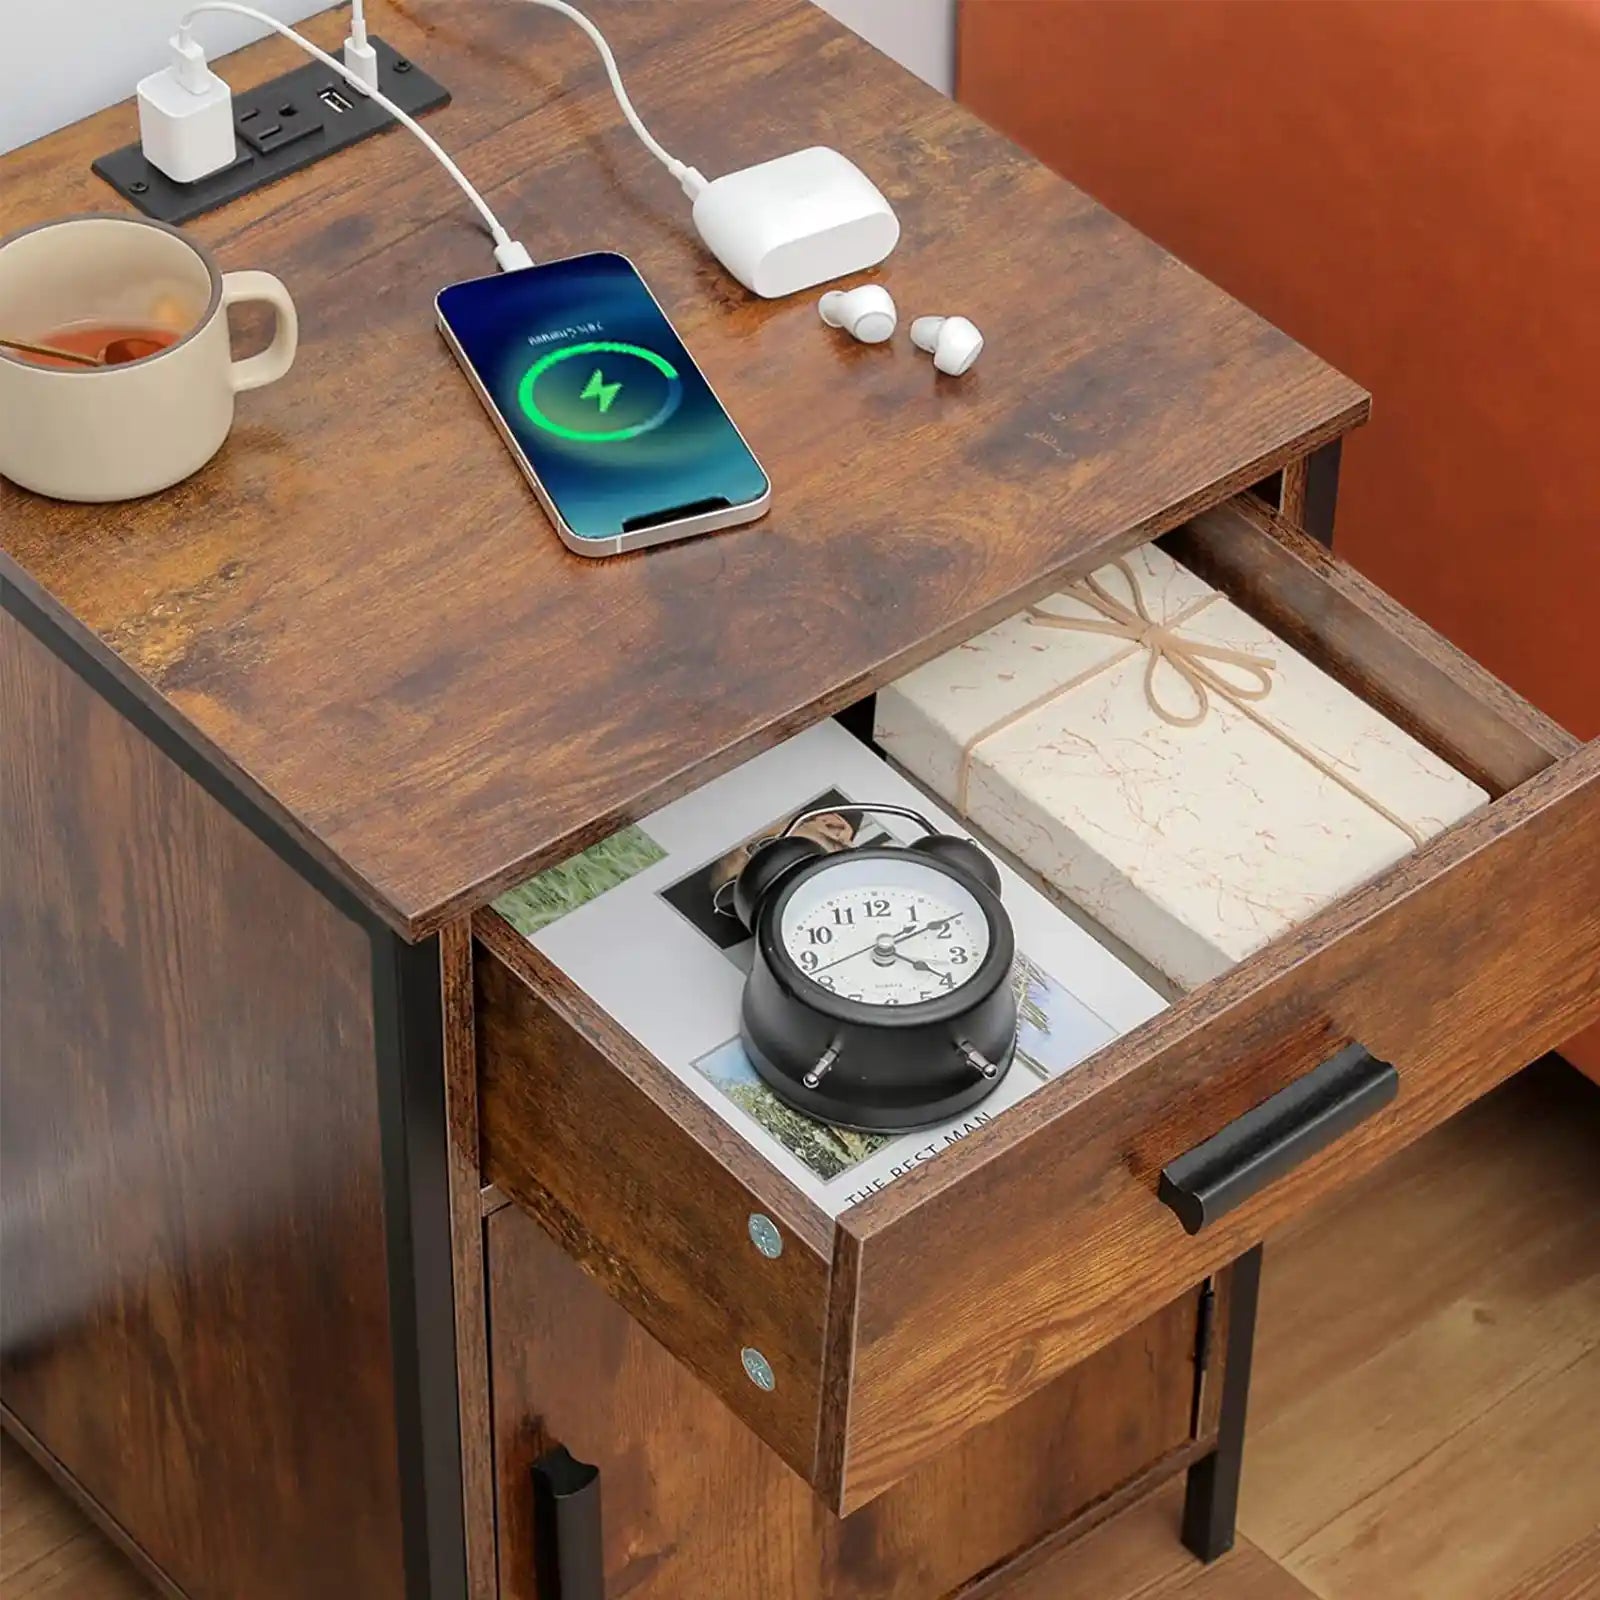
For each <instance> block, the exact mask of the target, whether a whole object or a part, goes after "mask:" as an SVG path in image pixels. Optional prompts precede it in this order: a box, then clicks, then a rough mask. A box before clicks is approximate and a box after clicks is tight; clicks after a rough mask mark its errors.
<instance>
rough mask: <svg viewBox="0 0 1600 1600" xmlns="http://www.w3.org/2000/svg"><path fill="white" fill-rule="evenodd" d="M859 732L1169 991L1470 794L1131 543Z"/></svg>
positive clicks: (1291, 920) (1382, 860) (1299, 912)
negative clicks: (1125, 552)
mask: <svg viewBox="0 0 1600 1600" xmlns="http://www.w3.org/2000/svg"><path fill="white" fill-rule="evenodd" d="M877 738H878V741H879V743H880V744H881V745H882V746H883V748H884V749H885V750H886V751H888V752H889V754H890V755H891V756H893V757H894V758H895V759H896V760H897V761H898V762H899V763H900V764H901V765H902V766H903V767H905V768H906V770H907V771H909V772H910V773H912V775H913V776H915V777H917V778H920V779H921V780H922V781H923V782H924V783H926V784H928V785H929V786H930V787H931V788H932V789H933V790H934V791H935V792H936V793H938V794H939V795H941V796H943V797H944V798H945V799H946V800H949V801H950V802H951V803H952V804H954V805H955V806H956V807H957V809H958V810H960V811H961V812H962V813H963V814H964V815H966V816H968V817H970V818H971V819H972V821H973V822H974V823H975V824H976V825H977V826H979V827H980V828H983V829H985V830H987V831H988V832H989V833H990V834H991V835H992V836H993V837H994V838H995V839H996V840H997V841H998V842H999V843H1001V844H1002V845H1005V846H1007V847H1008V848H1009V849H1011V850H1012V851H1014V852H1015V853H1016V854H1017V855H1018V856H1019V857H1021V859H1022V860H1023V861H1025V862H1026V863H1027V864H1028V865H1029V866H1031V867H1032V868H1033V869H1034V870H1035V871H1037V872H1038V873H1039V874H1040V875H1041V876H1043V877H1044V878H1045V879H1046V880H1048V881H1049V882H1050V883H1052V884H1054V885H1055V886H1056V887H1057V888H1058V889H1060V890H1061V891H1062V892H1063V893H1064V894H1065V895H1066V896H1067V897H1068V898H1069V899H1070V900H1072V901H1074V902H1076V903H1077V904H1078V905H1080V906H1082V907H1083V909H1084V910H1085V911H1087V912H1088V913H1089V914H1090V915H1091V916H1093V917H1095V918H1096V919H1098V920H1099V921H1100V923H1101V924H1102V925H1103V926H1105V927H1106V928H1108V929H1109V930H1110V931H1111V932H1112V933H1114V934H1116V935H1117V936H1118V937H1119V938H1121V939H1123V940H1125V941H1126V942H1127V943H1128V944H1129V945H1131V946H1132V947H1133V948H1134V949H1135V950H1137V951H1138V952H1139V953H1140V954H1141V955H1143V956H1144V957H1145V958H1146V959H1147V960H1149V961H1150V962H1152V963H1153V964H1154V965H1155V966H1156V967H1157V968H1159V969H1160V970H1161V971H1162V972H1164V973H1165V974H1166V975H1167V976H1168V977H1169V978H1171V979H1172V980H1173V981H1174V982H1175V983H1178V984H1180V985H1182V986H1183V987H1185V988H1189V987H1193V986H1194V985H1196V984H1199V983H1202V982H1204V981H1205V980H1206V979H1207V978H1211V977H1214V976H1215V975H1216V974H1217V973H1219V972H1222V971H1225V970H1226V969H1227V968H1228V967H1230V966H1232V965H1233V964H1234V963H1235V962H1236V961H1238V960H1240V959H1241V958H1242V957H1244V956H1246V955H1249V954H1250V953H1251V951H1253V950H1256V949H1258V948H1259V947H1260V946H1262V945H1264V944H1266V943H1268V942H1269V941H1271V940H1272V939H1274V938H1276V937H1277V936H1278V935H1279V934H1281V933H1283V932H1284V931H1285V930H1286V929H1288V928H1291V927H1293V926H1294V925H1295V924H1296V923H1297V922H1300V921H1303V920H1304V919H1305V918H1306V917H1307V916H1309V915H1310V914H1311V913H1312V912H1313V911H1315V910H1317V908H1318V907H1320V906H1322V905H1325V904H1326V903H1327V902H1328V901H1329V900H1332V899H1333V898H1335V897H1336V896H1338V895H1340V894H1342V893H1343V892H1344V891H1345V890H1347V889H1349V888H1351V887H1353V886H1354V885H1356V884H1358V883H1361V882H1362V881H1364V880H1365V879H1367V878H1370V877H1371V876H1372V875H1373V874H1374V873H1375V872H1377V871H1378V870H1379V869H1380V868H1382V867H1385V866H1387V865H1388V864H1389V863H1390V862H1392V861H1394V860H1396V859H1397V858H1399V857H1400V856H1403V855H1405V854H1406V852H1407V851H1409V850H1412V849H1414V848H1415V847H1416V846H1417V845H1419V844H1421V843H1422V842H1423V840H1425V839H1427V838H1428V837H1429V836H1430V835H1432V834H1435V833H1438V832H1439V831H1440V830H1441V829H1443V828H1444V827H1446V826H1448V825H1449V824H1450V823H1452V822H1454V821H1456V820H1457V819H1458V818H1460V817H1462V816H1465V815H1466V814H1467V813H1468V812H1469V811H1472V810H1473V809H1475V808H1476V807H1477V806H1479V805H1482V804H1483V803H1484V802H1485V801H1486V800H1487V798H1488V796H1487V795H1486V794H1485V793H1484V792H1483V791H1482V790H1481V789H1479V788H1478V787H1477V786H1476V785H1475V784H1472V783H1470V782H1468V780H1467V779H1465V778H1464V777H1462V776H1461V775H1460V774H1459V773H1457V772H1456V771H1455V770H1454V769H1453V768H1451V767H1450V766H1448V765H1447V764H1446V763H1445V762H1443V761H1441V760H1440V759H1439V758H1438V757H1437V756H1435V755H1434V754H1433V753H1432V752H1431V751H1429V750H1426V749H1424V748H1423V746H1421V745H1420V744H1418V743H1417V741H1416V740H1415V739H1413V738H1411V737H1410V735H1409V734H1406V733H1405V732H1403V731H1402V730H1401V729H1399V728H1397V727H1395V726H1394V724H1393V723H1391V722H1389V721H1388V720H1387V719H1386V718H1384V717H1383V716H1381V715H1380V714H1379V713H1378V712H1376V711H1374V710H1373V709H1372V707H1370V706H1369V705H1367V704H1366V703H1365V702H1364V701H1362V700H1360V699H1358V698H1357V697H1356V696H1355V695H1353V694H1351V693H1350V692H1349V691H1348V690H1346V689H1344V688H1342V687H1341V686H1340V685H1339V684H1337V683H1335V682H1334V681H1333V679H1331V678H1329V677H1328V676H1327V675H1326V674H1325V673H1323V672H1322V671H1320V670H1319V669H1318V668H1317V667H1315V666H1313V665H1312V664H1311V663H1310V662H1309V661H1307V660H1306V659H1305V658H1304V657H1303V656H1301V655H1298V654H1297V653H1296V652H1295V651H1293V650H1291V649H1290V648H1289V647H1288V646H1287V645H1285V644H1284V643H1283V642H1282V640H1280V639H1277V638H1275V637H1274V636H1273V635H1272V634H1271V633H1269V632H1268V631H1267V630H1266V629H1265V628H1263V627H1262V626H1261V625H1260V624H1259V623H1257V622H1255V621H1254V620H1253V619H1252V618H1250V617H1248V616H1246V615H1245V613H1244V612H1242V611H1240V610H1239V609H1238V608H1237V607H1236V606H1234V605H1233V604H1231V603H1230V602H1229V601H1228V600H1227V599H1226V597H1224V596H1223V595H1221V594H1219V593H1218V592H1217V591H1216V590H1215V589H1212V588H1210V587H1208V586H1207V585H1206V584H1204V583H1202V582H1201V581H1200V580H1199V579H1198V578H1196V577H1195V576H1194V574H1193V573H1191V572H1189V571H1187V570H1186V569H1185V568H1183V567H1181V566H1179V565H1178V564H1177V563H1176V562H1175V561H1173V560H1172V559H1171V558H1170V557H1169V556H1167V555H1166V554H1165V553H1164V552H1163V551H1161V550H1158V549H1156V548H1154V547H1152V546H1146V547H1144V548H1142V549H1140V550H1138V551H1136V552H1134V553H1133V554H1132V555H1130V556H1128V557H1126V558H1125V559H1124V560H1122V561H1119V562H1114V563H1113V564H1112V565H1110V566H1107V567H1103V568H1101V569H1100V570H1099V571H1098V572H1096V573H1094V574H1093V575H1092V576H1091V577H1090V578H1089V579H1088V580H1086V581H1085V582H1082V583H1078V584H1074V585H1072V586H1070V587H1069V588H1067V589H1066V590H1063V591H1062V592H1061V593H1058V594H1054V595H1051V596H1050V597H1048V598H1047V599H1045V600H1044V601H1041V602H1040V604H1039V605H1037V606H1031V607H1029V608H1028V610H1027V611H1025V612H1023V613H1021V614H1020V615H1018V616H1015V617H1012V618H1010V619H1009V620H1008V621H1006V622H1003V623H1001V624H1000V625H999V626H998V627H995V628H991V629H990V630H989V631H988V632H987V633H985V634H982V635H980V636H979V637H978V638H976V639H973V640H971V641H969V642H968V643H966V644H964V645H961V646H959V647H958V648H957V649H954V650H951V651H948V652H947V653H946V654H944V655H942V656H940V657H939V658H938V659H937V660H934V661H930V662H929V663H928V664H927V665H926V666H923V667H919V668H918V669H917V670H916V671H915V672H913V673H911V674H910V675H909V676H907V677H905V678H902V679H901V680H900V681H899V682H898V683H896V684H893V685H892V686H890V687H889V688H887V689H884V690H882V691H880V693H879V695H878V704H877Z"/></svg>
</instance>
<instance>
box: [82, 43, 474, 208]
mask: <svg viewBox="0 0 1600 1600" xmlns="http://www.w3.org/2000/svg"><path fill="white" fill-rule="evenodd" d="M368 40H369V42H370V43H371V44H372V46H373V47H374V49H376V50H377V52H378V88H379V89H380V90H381V91H382V92H383V93H384V94H386V95H387V96H388V97H389V98H390V99H391V100H392V101H394V103H395V104H396V105H397V106H399V107H400V109H401V110H402V111H405V112H408V113H409V114H410V115H411V116H413V117H417V116H421V115H422V113H423V112H424V111H433V110H436V109H437V108H438V107H440V106H443V105H448V104H449V103H450V91H449V90H448V89H446V88H445V86H444V85H443V84H442V83H440V82H438V81H437V80H436V79H434V78H430V77H429V76H428V74H427V73H426V72H424V71H423V70H422V69H421V68H420V67H418V66H416V65H414V64H413V63H412V62H410V61H408V60H407V59H406V58H405V57H404V56H401V55H397V54H396V53H395V52H394V51H393V50H392V49H390V47H389V46H388V45H386V44H385V43H384V42H383V40H382V39H380V38H378V36H377V35H376V34H369V35H368ZM395 125H396V124H395V120H394V118H393V117H391V116H390V115H389V113H388V112H387V111H384V110H382V109H381V108H380V107H379V106H378V105H377V104H375V103H374V102H373V101H372V100H369V99H368V98H367V97H366V96H365V95H362V94H358V93H357V92H356V90H355V89H354V88H353V87H352V86H351V85H350V84H348V83H346V82H345V80H344V79H343V78H341V77H340V76H339V75H338V73H336V72H332V71H330V70H329V69H328V68H327V67H325V66H323V64H322V63H321V62H320V61H311V62H308V63H307V64H306V65H305V66H303V67H296V68H295V70H294V71H293V72H286V73H284V74H283V76H282V77H281V78H273V79H272V80H271V81H270V82H268V83H264V84H262V85H261V86H260V87H259V88H256V89H247V90H245V91H244V92H243V93H240V94H236V95H235V96H234V97H233V126H234V133H235V136H236V138H235V146H236V148H237V150H238V156H237V158H236V159H235V160H234V162H233V164H232V165H231V166H227V167H223V168H222V169H221V170H220V171H218V172H213V173H212V174H211V175H210V176H209V177H205V178H201V179H199V180H198V181H197V182H195V183H174V182H173V181H172V179H171V178H169V177H168V176H167V175H166V174H165V173H164V172H162V171H160V170H159V169H158V168H156V167H153V166H151V165H150V163H149V162H148V161H146V160H145V158H144V152H143V151H142V150H141V149H140V148H139V146H138V145H137V144H130V145H126V146H124V147H123V148H122V149H121V150H113V151H112V152H111V154H110V155H105V156H101V157H100V158H99V160H97V161H95V162H93V163H92V165H93V168H94V171H95V172H97V173H98V174H99V175H100V176H101V177H102V178H104V179H105V180H106V182H107V183H109V184H110V185H111V187H112V188H113V189H115V190H116V191H117V193H118V194H120V195H122V196H123V197H124V198H126V199H128V200H131V201H132V202H133V203H134V205H136V206H137V207H138V208H139V209H140V210H141V211H142V212H144V214H145V215H146V216H149V217H154V218H155V219H156V220H157V221H158V222H188V221H189V220H190V218H192V217H198V216H201V215H203V214H204V213H205V212H207V211H212V210H215V209H216V207H218V206H221V205H226V204H227V203H228V201H230V200H237V199H238V198H239V197H240V196H241V195H246V194H249V193H250V192H251V190H253V189H259V188H260V187H261V186H262V185H263V184H267V183H271V182H272V181H273V180H274V179H275V178H282V177H287V176H288V174H289V173H291V172H298V171H299V170H300V169H301V168H302V167H309V166H310V165H311V163H312V162H313V161H320V160H321V159H322V158H323V157H324V156H331V155H332V154H333V153H334V151H336V150H343V149H344V148H345V147H346V146H347V145H352V144H356V143H357V142H358V141H360V140H362V139H365V138H367V137H368V136H369V135H370V134H374V133H381V132H382V131H383V130H384V129H385V128H392V127H394V126H395Z"/></svg>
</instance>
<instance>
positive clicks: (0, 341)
mask: <svg viewBox="0 0 1600 1600" xmlns="http://www.w3.org/2000/svg"><path fill="white" fill-rule="evenodd" d="M0 345H4V346H5V347H6V349H7V350H21V351H24V352H25V353H26V354H28V355H30V356H59V357H60V358H61V359H62V360H63V361H76V362H77V363H78V365H79V366H83V367H98V366H101V365H102V364H103V362H104V357H103V356H86V355H84V354H83V352H82V351H81V350H58V349H57V348H56V347H55V346H54V345H53V344H30V343H29V342H28V341H27V340H26V339H9V338H7V337H6V336H5V335H4V334H0Z"/></svg>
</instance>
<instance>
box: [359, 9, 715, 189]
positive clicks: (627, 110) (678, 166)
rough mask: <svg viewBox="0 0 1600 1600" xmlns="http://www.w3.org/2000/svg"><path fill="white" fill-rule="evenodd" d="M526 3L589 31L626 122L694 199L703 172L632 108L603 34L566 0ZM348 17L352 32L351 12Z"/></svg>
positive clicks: (703, 185)
mask: <svg viewBox="0 0 1600 1600" xmlns="http://www.w3.org/2000/svg"><path fill="white" fill-rule="evenodd" d="M352 3H353V4H354V5H356V6H358V7H359V5H360V4H361V0H352ZM526 3H527V4H528V5H535V6H543V7H544V8H545V10H547V11H559V12H560V13H561V15H562V16H564V17H566V18H567V19H568V21H570V22H575V23H577V25H578V26H579V27H580V28H582V29H583V31H584V32H585V33H586V34H588V35H589V38H590V39H591V40H592V41H593V43H594V47H595V49H596V50H598V51H599V52H600V60H601V61H602V63H604V65H605V69H606V76H607V77H608V78H609V79H610V80H611V92H612V94H614V95H615V96H616V97H617V104H618V105H619V106H620V107H621V108H622V114H623V116H625V117H626V118H627V119H628V126H629V127H630V128H632V129H633V131H634V133H636V134H637V135H638V137H639V142H640V144H642V145H643V146H644V147H645V149H646V150H648V151H649V152H650V154H651V155H653V156H654V157H655V158H656V160H657V161H659V162H660V163H661V165H662V166H664V167H665V168H666V169H667V171H668V172H670V173H671V174H672V176H673V177H674V178H676V179H677V180H678V183H679V185H680V186H681V187H682V189H683V192H684V193H685V194H686V195H688V197H689V198H690V199H691V200H693V199H694V198H695V197H696V196H697V195H698V194H699V193H700V191H701V190H702V189H704V188H705V186H706V179H705V175H704V174H703V173H702V172H701V171H700V169H699V168H698V167H691V166H690V165H689V164H688V162H686V161H680V160H679V159H678V158H677V157H676V156H675V155H673V154H672V153H671V151H669V150H667V149H666V148H665V147H664V146H663V145H662V144H661V142H660V140H658V139H657V138H656V136H655V135H654V134H653V133H651V131H650V130H649V129H648V128H647V127H645V125H644V119H643V118H642V117H641V116H640V115H639V113H638V112H637V111H635V110H634V109H633V101H632V100H630V99H629V98H628V91H627V89H626V88H624V87H623V83H622V73H621V72H620V71H619V70H618V67H617V58H616V57H615V56H614V55H613V54H612V53H611V46H610V45H609V44H607V43H606V36H605V35H604V34H603V33H601V31H600V30H599V29H598V28H597V27H596V26H595V25H594V24H593V23H592V22H591V21H590V20H589V19H588V18H587V17H586V16H585V15H584V14H583V13H582V12H581V11H580V10H578V8H577V7H576V6H572V5H568V4H567V0H526ZM351 20H352V33H353V32H354V16H353V15H352V19H351ZM364 37H365V34H364V33H363V38H364Z"/></svg>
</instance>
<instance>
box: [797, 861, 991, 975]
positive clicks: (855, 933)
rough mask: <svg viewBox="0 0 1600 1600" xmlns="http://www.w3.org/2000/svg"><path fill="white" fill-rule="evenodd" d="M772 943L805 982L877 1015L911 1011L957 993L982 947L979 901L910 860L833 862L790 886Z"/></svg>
mask: <svg viewBox="0 0 1600 1600" xmlns="http://www.w3.org/2000/svg"><path fill="white" fill-rule="evenodd" d="M778 937H779V941H780V943H781V944H782V946H783V949H784V951H785V952H786V954H787V955H788V957H789V959H790V960H791V961H792V962H793V963H794V964H795V966H797V967H798V968H799V969H800V971H801V972H803V973H804V974H805V975H806V976H807V977H808V978H810V979H811V981H812V982H813V983H816V984H818V985H820V986H821V987H822V988H824V989H828V990H831V991H832V992H833V993H834V994H837V995H840V996H842V997H843V998H845V999H848V1000H859V1001H862V1002H864V1003H865V1004H867V1005H879V1006H910V1005H916V1004H918V1003H919V1002H921V1001H924V1000H934V999H937V998H939V997H940V996H941V995H946V994H949V993H951V992H952V991H953V990H956V989H959V988H960V987H961V986H962V985H963V984H964V983H966V982H968V981H969V980H970V979H972V978H973V977H974V976H975V975H976V974H977V972H978V969H979V968H980V967H981V966H982V965H983V960H984V957H985V956H987V955H988V953H989V945H990V929H989V919H988V917H987V915H986V914H985V913H984V909H983V907H982V906H981V905H980V904H979V903H978V900H977V897H976V896H975V895H973V894H972V893H971V892H970V891H969V890H968V889H966V888H965V887H964V886H963V885H962V884H960V883H959V882H957V881H956V880H955V879H954V878H951V877H947V876H946V875H945V874H944V873H943V872H940V871H938V870H936V869H935V868H932V867H930V866H928V865H927V864H926V863H925V862H922V861H919V860H917V858H916V857H915V856H910V855H908V856H894V857H884V856H867V855H848V854H842V855H839V856H835V857H833V858H832V859H831V860H830V861H829V862H828V865H827V866H826V868H824V869H823V870H822V871H820V872H816V873H814V874H812V875H811V876H810V877H808V878H806V879H805V880H804V881H803V882H801V883H799V884H797V885H796V886H795V889H794V892H793V893H792V894H791V895H790V896H789V898H788V901H787V902H786V904H785V905H784V907H783V912H782V917H781V921H780V923H779V927H778Z"/></svg>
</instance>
